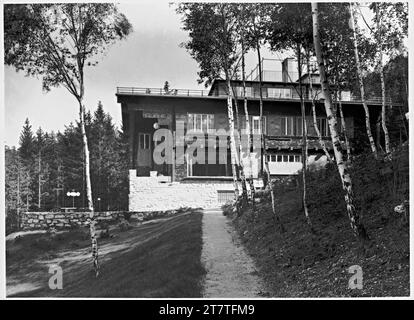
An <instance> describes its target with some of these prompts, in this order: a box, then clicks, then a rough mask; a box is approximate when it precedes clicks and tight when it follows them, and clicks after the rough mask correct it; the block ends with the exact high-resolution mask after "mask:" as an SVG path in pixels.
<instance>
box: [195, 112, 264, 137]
mask: <svg viewBox="0 0 414 320" xmlns="http://www.w3.org/2000/svg"><path fill="white" fill-rule="evenodd" d="M240 120H241V129H245V128H246V122H245V118H244V117H241V119H240ZM249 120H250V127H251V131H252V133H254V134H260V133H261V128H262V129H263V130H264V132H266V118H265V117H263V123H262V121H260V117H259V116H249ZM187 130H189V131H193V132H212V131H213V130H214V114H203V113H189V114H188V124H187Z"/></svg>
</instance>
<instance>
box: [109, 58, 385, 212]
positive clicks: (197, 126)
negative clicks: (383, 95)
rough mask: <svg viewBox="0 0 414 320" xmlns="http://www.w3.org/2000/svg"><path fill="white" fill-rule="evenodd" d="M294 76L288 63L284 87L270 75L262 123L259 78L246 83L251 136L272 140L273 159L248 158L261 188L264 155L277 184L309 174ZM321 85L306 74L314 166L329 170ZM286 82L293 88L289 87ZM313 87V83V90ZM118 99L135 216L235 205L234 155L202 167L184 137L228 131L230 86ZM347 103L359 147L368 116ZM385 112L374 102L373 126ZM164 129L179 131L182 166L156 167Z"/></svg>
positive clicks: (152, 91)
mask: <svg viewBox="0 0 414 320" xmlns="http://www.w3.org/2000/svg"><path fill="white" fill-rule="evenodd" d="M289 67H290V69H289ZM292 69H293V68H292V63H291V61H290V59H287V60H285V61H283V63H282V71H281V72H280V78H281V79H280V80H279V79H278V76H277V74H275V72H273V73H272V71H271V70H263V75H264V76H263V79H264V80H263V82H262V96H263V118H262V119H260V116H259V114H260V113H259V82H258V81H257V77H250V78H249V80H247V81H246V96H247V98H248V111H249V115H250V125H251V131H252V133H253V134H260V132H261V130H263V133H264V136H265V143H264V145H265V148H266V150H265V151H266V152H264V150H263V149H261V148H260V149H259V150H257V149H256V150H254V154H253V155H252V157H248V155H247V154H244V155H243V159H242V161H245V159H246V158H251V159H253V160H252V163H251V166H248V167H249V168H250V171H249V172H248V174H249V176H251V177H253V178H254V179H257V180H258V179H259V177H260V174H261V172H262V170H263V161H264V159H263V157H264V156H263V155H264V153H266V154H267V159H268V162H269V169H270V173H271V175H272V176H274V177H276V176H286V175H295V174H297V172H298V171H299V170H300V169H301V167H302V120H301V106H300V98H299V94H298V92H299V91H298V82H297V80H298V79H297V74H295V72H294V71H292ZM266 75H267V76H266ZM318 77H319V76H318V75H317V74H314V73H313V74H311V75H308V74H305V75H304V76H303V78H302V82H303V90H304V98H305V107H306V121H307V132H308V154H309V158H308V160H309V164H310V165H324V163H325V162H326V157H325V155H324V152H323V150H322V149H321V145H320V143H319V140H318V137H317V136H316V133H315V129H314V125H313V118H312V109H311V101H312V100H311V98H312V97H314V96H316V113H317V124H318V127H319V130H320V132H321V134H322V137H323V139H324V140H325V142H326V146H327V148H328V149H329V150H331V149H332V146H331V143H330V137H329V128H328V124H327V119H326V115H325V110H324V104H323V101H322V100H320V96H318V94H319V91H320V83H319V79H318ZM268 78H271V79H268ZM283 79H284V80H285V81H281V80H283ZM288 79H289V80H290V81H288ZM293 79H294V80H293ZM309 82H312V85H311V84H310V83H309ZM232 84H233V87H234V92H235V93H236V96H237V100H238V105H239V108H238V109H239V128H240V129H242V130H243V129H245V122H246V121H245V117H244V111H243V97H242V82H241V81H240V80H234V81H232ZM311 87H312V89H311ZM116 96H117V99H118V102H119V103H120V104H121V108H122V121H123V126H124V129H125V130H127V133H128V136H129V156H130V169H131V170H130V201H129V204H130V208H129V209H130V210H132V211H138V210H157V209H159V210H161V209H171V208H178V207H180V206H196V207H197V206H201V207H208V206H216V205H218V204H219V203H222V202H223V201H225V200H226V199H228V198H229V197H232V192H231V190H232V189H233V186H232V179H231V176H232V171H231V161H230V159H231V152H230V148H229V147H228V148H227V157H226V158H227V161H226V163H223V161H221V162H220V163H219V161H215V162H213V163H209V162H208V157H206V159H207V160H206V163H201V164H200V163H194V162H193V161H192V159H190V158H189V157H188V154H186V151H187V150H188V147H189V146H190V145H191V144H192V143H193V142H194V140H193V139H188V137H182V134H180V135H179V134H178V133H179V132H182V130H183V131H184V133H186V132H190V131H191V132H196V133H201V134H209V133H213V132H215V131H216V130H219V129H224V130H228V117H227V89H226V84H225V81H223V80H218V79H217V80H214V81H213V83H212V85H211V87H210V89H209V90H208V91H203V90H188V89H171V90H170V89H166V88H135V87H118V88H117V93H116ZM341 97H342V99H341V102H342V107H343V111H344V117H345V122H346V126H347V132H348V136H349V138H351V139H352V138H354V136H355V133H356V132H357V130H356V128H357V127H361V128H363V127H364V125H365V122H364V119H365V117H364V110H363V107H362V103H361V100H360V99H359V97H354V96H352V95H351V94H350V92H346V91H345V92H343V93H342V96H341ZM380 108H381V102H380V100H370V101H369V109H370V112H371V113H372V118H373V119H376V115H377V114H378V112H379V111H380ZM159 128H165V129H169V130H170V131H171V133H172V136H173V150H174V152H176V151H177V150H178V148H181V149H182V150H184V154H181V155H180V157H181V158H180V159H178V158H176V157H174V156H173V159H172V161H171V162H169V163H162V164H159V163H157V162H156V161H154V157H153V151H154V149H155V147H156V145H157V144H158V143H159V142H158V141H154V133H155V131H156V130H158V129H159ZM179 129H180V130H179ZM362 132H364V130H362ZM361 138H362V139H365V138H366V137H361ZM213 139H214V138H213ZM212 146H213V144H209V143H208V142H206V143H205V145H204V146H202V148H203V150H205V152H206V154H207V153H210V154H211V153H213V152H218V150H219V149H218V148H216V145H214V146H213V147H212ZM176 155H178V152H177V153H176ZM177 157H178V156H177ZM217 157H218V155H217ZM213 158H216V157H215V156H213ZM210 159H211V157H210ZM193 204H194V205H193Z"/></svg>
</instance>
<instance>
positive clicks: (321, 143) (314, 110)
mask: <svg viewBox="0 0 414 320" xmlns="http://www.w3.org/2000/svg"><path fill="white" fill-rule="evenodd" d="M306 68H307V71H308V75H309V76H310V81H309V88H310V91H311V95H312V97H311V101H312V118H313V127H314V128H315V132H316V135H317V136H318V140H319V144H320V145H321V147H322V150H323V152H324V153H325V156H326V159H327V160H328V161H329V162H331V161H332V158H331V155H330V154H329V152H328V149H327V148H326V145H325V141H323V139H322V134H321V131H320V130H319V128H318V121H317V118H316V105H315V97H314V96H313V85H312V75H311V70H310V66H309V59H308V60H307V66H306Z"/></svg>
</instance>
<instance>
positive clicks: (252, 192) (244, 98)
mask: <svg viewBox="0 0 414 320" xmlns="http://www.w3.org/2000/svg"><path fill="white" fill-rule="evenodd" d="M242 81H243V107H244V116H245V117H246V134H247V153H248V159H249V164H250V173H251V177H250V179H249V180H248V181H249V186H250V198H251V199H250V200H251V202H252V205H253V206H254V201H255V200H254V199H255V197H254V196H255V190H254V182H253V163H252V155H251V152H250V151H251V140H250V139H251V137H252V135H251V131H250V119H249V110H248V108H247V97H246V74H245V61H244V45H243V42H242Z"/></svg>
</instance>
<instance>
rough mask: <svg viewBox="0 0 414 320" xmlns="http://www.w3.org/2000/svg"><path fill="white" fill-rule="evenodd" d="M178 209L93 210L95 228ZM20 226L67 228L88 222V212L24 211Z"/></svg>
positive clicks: (174, 212)
mask: <svg viewBox="0 0 414 320" xmlns="http://www.w3.org/2000/svg"><path fill="white" fill-rule="evenodd" d="M179 212H180V211H179V210H169V211H159V210H158V211H151V212H131V211H128V212H124V211H107V212H95V221H96V224H97V228H98V229H99V228H100V227H103V226H104V223H105V224H106V223H109V224H110V223H117V222H121V221H122V220H124V219H125V215H126V213H127V214H128V215H129V218H128V219H131V220H135V221H146V220H151V219H156V218H160V217H166V216H170V215H174V214H177V213H179ZM21 219H22V220H21V227H22V229H23V230H47V229H49V228H55V229H68V228H72V227H76V226H86V225H88V224H89V212H25V213H23V214H22V216H21Z"/></svg>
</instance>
